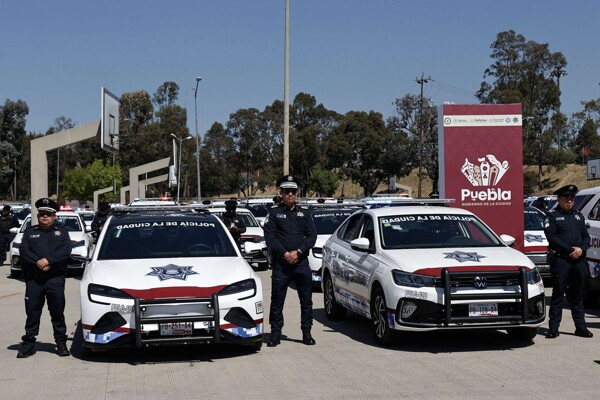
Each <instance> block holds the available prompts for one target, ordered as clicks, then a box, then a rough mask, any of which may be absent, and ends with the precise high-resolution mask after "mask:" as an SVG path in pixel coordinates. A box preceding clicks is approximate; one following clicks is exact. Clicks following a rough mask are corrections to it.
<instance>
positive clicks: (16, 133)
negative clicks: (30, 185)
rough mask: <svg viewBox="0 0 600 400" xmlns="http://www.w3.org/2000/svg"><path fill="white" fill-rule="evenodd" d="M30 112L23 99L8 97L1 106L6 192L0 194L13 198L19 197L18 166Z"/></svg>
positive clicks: (0, 179) (0, 165)
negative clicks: (15, 99) (12, 99)
mask: <svg viewBox="0 0 600 400" xmlns="http://www.w3.org/2000/svg"><path fill="white" fill-rule="evenodd" d="M28 114H29V107H28V106H27V103H25V102H24V101H22V100H17V101H11V100H8V99H7V100H6V101H5V102H4V105H3V106H0V185H2V187H3V188H4V193H1V194H0V195H2V196H3V197H4V198H10V199H11V200H16V199H17V198H18V197H19V194H18V192H17V179H18V175H17V171H18V169H17V166H18V164H19V159H20V158H21V157H22V156H23V150H22V149H23V146H24V145H25V143H26V140H25V123H26V118H27V115H28ZM19 187H21V186H19Z"/></svg>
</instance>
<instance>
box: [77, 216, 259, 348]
mask: <svg viewBox="0 0 600 400" xmlns="http://www.w3.org/2000/svg"><path fill="white" fill-rule="evenodd" d="M253 246H254V247H258V245H255V244H250V245H249V246H248V247H249V248H250V250H252V249H253ZM80 301H81V327H82V333H83V341H82V352H83V354H84V355H85V356H89V355H91V353H92V351H93V350H109V349H114V348H117V347H120V346H127V345H130V346H137V347H145V346H158V345H170V344H180V345H183V344H188V343H215V342H225V341H226V342H232V343H239V344H243V345H251V346H253V347H254V348H255V349H256V350H258V349H260V347H261V346H262V335H263V324H264V322H263V295H262V283H261V280H260V278H259V277H258V276H257V275H256V273H255V272H254V271H253V270H252V268H250V266H249V265H248V263H247V262H246V261H245V260H244V259H243V258H242V256H241V254H240V252H239V249H238V247H237V246H236V243H235V242H234V241H233V238H232V237H231V235H230V234H229V233H228V231H227V230H226V229H225V227H224V226H223V223H222V222H221V220H220V219H219V218H218V217H217V216H215V215H211V214H209V213H208V212H206V211H202V210H194V208H192V207H184V206H173V207H163V208H159V207H156V206H150V207H149V208H145V207H140V206H138V207H122V208H115V209H114V210H113V215H112V216H111V217H109V219H108V220H107V222H106V225H105V226H104V229H103V230H102V233H101V234H100V237H99V238H98V244H97V246H96V250H95V251H94V255H93V257H92V259H91V261H90V262H89V264H88V265H87V267H86V269H85V273H84V275H83V278H82V280H81V287H80Z"/></svg>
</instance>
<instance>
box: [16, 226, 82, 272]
mask: <svg viewBox="0 0 600 400" xmlns="http://www.w3.org/2000/svg"><path fill="white" fill-rule="evenodd" d="M71 249H72V246H71V239H70V238H69V232H68V231H67V228H65V227H64V226H62V225H59V224H56V223H54V225H53V226H52V228H50V229H49V230H47V231H45V230H43V229H41V228H40V226H39V225H35V226H32V227H29V228H27V229H26V230H25V232H24V233H23V240H22V241H21V246H20V247H19V254H20V255H21V260H22V265H23V272H24V273H25V276H26V277H27V276H31V277H34V278H51V277H54V276H62V275H64V274H65V272H66V269H67V262H68V260H69V256H70V255H71ZM41 258H46V259H47V260H48V263H49V264H50V269H49V270H48V271H45V272H44V271H42V270H41V269H39V268H38V267H37V266H36V265H35V263H36V262H37V261H38V260H39V259H41Z"/></svg>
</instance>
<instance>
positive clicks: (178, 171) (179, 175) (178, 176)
mask: <svg viewBox="0 0 600 400" xmlns="http://www.w3.org/2000/svg"><path fill="white" fill-rule="evenodd" d="M171 136H173V139H175V140H177V141H179V153H178V154H177V158H178V161H177V164H178V166H177V204H179V188H180V187H181V143H182V142H183V141H184V140H188V139H192V137H191V136H188V137H186V138H179V137H177V136H175V134H174V133H171Z"/></svg>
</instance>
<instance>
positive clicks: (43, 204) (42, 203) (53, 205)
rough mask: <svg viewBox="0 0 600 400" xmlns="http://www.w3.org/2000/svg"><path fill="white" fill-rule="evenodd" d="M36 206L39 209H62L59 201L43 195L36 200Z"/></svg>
mask: <svg viewBox="0 0 600 400" xmlns="http://www.w3.org/2000/svg"><path fill="white" fill-rule="evenodd" d="M35 208H37V210H38V212H39V211H49V212H53V213H55V212H57V211H58V210H60V206H59V205H58V203H57V202H55V201H54V200H52V199H49V198H47V197H43V198H41V199H39V200H38V201H36V202H35Z"/></svg>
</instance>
